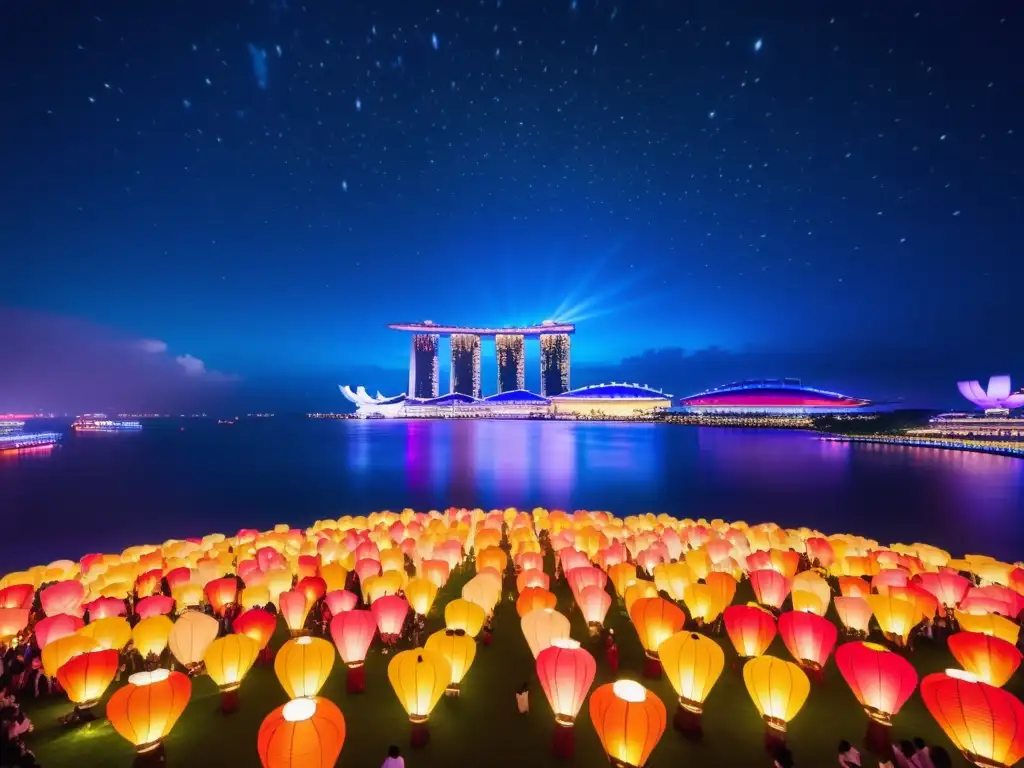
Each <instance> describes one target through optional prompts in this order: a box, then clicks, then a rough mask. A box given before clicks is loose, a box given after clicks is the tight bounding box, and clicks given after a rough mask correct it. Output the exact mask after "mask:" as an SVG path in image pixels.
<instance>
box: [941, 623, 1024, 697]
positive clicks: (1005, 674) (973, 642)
mask: <svg viewBox="0 0 1024 768" xmlns="http://www.w3.org/2000/svg"><path fill="white" fill-rule="evenodd" d="M946 642H947V643H948V645H949V651H950V653H952V654H953V658H954V659H956V663H957V664H959V665H960V666H961V667H963V668H964V669H965V670H967V671H968V672H970V673H971V674H972V675H974V676H975V677H976V678H978V680H979V681H980V682H982V683H988V684H989V685H994V686H995V687H996V688H1002V687H1003V686H1004V685H1006V684H1007V683H1008V682H1009V681H1010V678H1011V677H1013V673H1014V672H1016V671H1017V668H1018V667H1019V666H1020V662H1021V652H1020V651H1019V650H1018V649H1017V646H1015V645H1011V644H1010V643H1008V642H1006V640H1003V639H1002V638H999V637H994V636H991V635H985V634H982V633H980V632H955V633H953V634H952V635H950V636H949V638H948V639H947V640H946Z"/></svg>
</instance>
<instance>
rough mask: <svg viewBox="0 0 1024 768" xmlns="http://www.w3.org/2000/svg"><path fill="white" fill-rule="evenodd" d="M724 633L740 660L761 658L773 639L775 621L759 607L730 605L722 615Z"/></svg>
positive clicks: (775, 630)
mask: <svg viewBox="0 0 1024 768" xmlns="http://www.w3.org/2000/svg"><path fill="white" fill-rule="evenodd" d="M722 617H723V618H724V619H725V631H726V632H728V633H729V640H730V641H731V642H732V647H733V648H735V649H736V654H737V655H738V656H739V657H740V658H741V659H750V658H753V657H755V656H761V655H762V654H764V652H765V651H767V650H768V646H770V645H771V644H772V640H774V639H775V633H776V632H777V631H778V630H777V628H776V626H775V619H774V618H773V617H772V615H771V614H770V613H769V612H768V611H767V610H765V609H764V608H762V607H760V606H759V605H730V606H729V607H728V608H726V609H725V612H724V613H723V614H722Z"/></svg>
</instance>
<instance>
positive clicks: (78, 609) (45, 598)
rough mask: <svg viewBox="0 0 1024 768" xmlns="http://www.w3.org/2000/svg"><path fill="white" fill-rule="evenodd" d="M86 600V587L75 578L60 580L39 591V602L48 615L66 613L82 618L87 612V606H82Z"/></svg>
mask: <svg viewBox="0 0 1024 768" xmlns="http://www.w3.org/2000/svg"><path fill="white" fill-rule="evenodd" d="M84 600H85V587H84V586H82V583H81V582H79V581H76V580H74V579H69V580H68V581H58V582H57V583H56V584H51V585H50V586H48V587H46V588H45V589H42V590H40V592H39V604H40V605H41V606H42V608H43V613H45V614H46V615H47V616H56V615H57V614H59V613H66V614H68V615H69V616H77V617H79V618H81V617H82V614H84V613H85V608H83V607H82V602H83V601H84Z"/></svg>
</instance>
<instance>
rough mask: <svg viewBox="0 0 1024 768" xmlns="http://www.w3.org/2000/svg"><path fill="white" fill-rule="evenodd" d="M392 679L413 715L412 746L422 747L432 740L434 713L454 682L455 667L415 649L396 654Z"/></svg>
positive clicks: (390, 667)
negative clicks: (432, 713)
mask: <svg viewBox="0 0 1024 768" xmlns="http://www.w3.org/2000/svg"><path fill="white" fill-rule="evenodd" d="M388 680H389V681H390V682H391V687H392V688H393V689H394V691H395V695H396V696H397V697H398V701H399V703H400V704H401V705H402V707H403V709H405V711H406V713H407V714H408V715H409V722H410V723H411V724H412V745H413V746H414V747H422V746H423V745H425V744H426V743H427V741H428V740H429V738H430V732H429V730H428V727H427V721H428V718H429V717H430V712H431V711H432V710H433V709H434V706H435V705H436V704H437V702H438V699H440V698H441V696H442V694H444V691H445V689H446V688H447V687H448V685H449V684H450V683H451V681H452V670H451V667H450V666H449V664H448V662H447V661H446V660H445V658H444V656H442V655H441V654H440V653H437V652H436V651H428V650H427V649H426V648H414V649H413V650H411V651H402V652H401V653H397V654H395V656H394V658H392V659H391V662H390V663H389V664H388Z"/></svg>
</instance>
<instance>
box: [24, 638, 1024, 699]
mask: <svg viewBox="0 0 1024 768" xmlns="http://www.w3.org/2000/svg"><path fill="white" fill-rule="evenodd" d="M37 626H38V625H37ZM36 631H37V632H38V629H37V630H36ZM946 642H947V643H948V644H949V651H950V653H952V654H953V658H954V659H956V661H957V663H958V664H959V665H960V666H961V667H963V668H964V669H966V670H967V671H968V672H970V673H971V674H972V675H974V676H975V677H977V678H978V680H980V681H981V682H983V683H988V684H989V685H994V686H995V687H996V688H1002V687H1003V686H1004V685H1006V684H1007V683H1008V682H1009V681H1010V678H1011V677H1013V673H1014V672H1016V671H1017V667H1019V666H1020V662H1021V652H1020V651H1019V650H1017V646H1015V645H1012V644H1011V643H1008V642H1007V641H1006V640H1003V639H1002V638H999V637H993V636H991V635H983V634H982V633H980V632H956V633H954V634H952V635H950V636H949V639H948V640H947V641H946Z"/></svg>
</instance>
